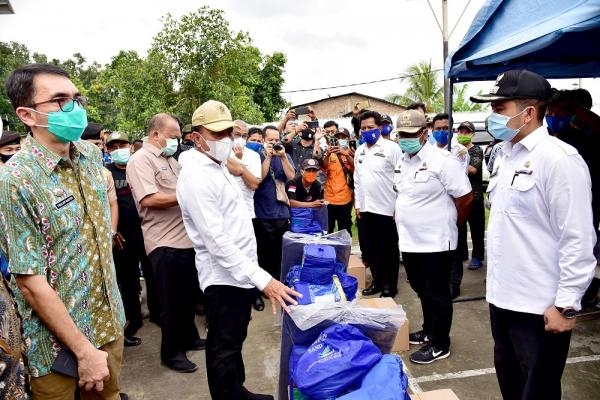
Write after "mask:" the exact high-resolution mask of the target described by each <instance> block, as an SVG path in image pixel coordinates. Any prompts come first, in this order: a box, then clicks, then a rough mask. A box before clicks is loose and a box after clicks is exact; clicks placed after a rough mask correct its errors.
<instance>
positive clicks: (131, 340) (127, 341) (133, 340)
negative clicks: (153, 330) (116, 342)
mask: <svg viewBox="0 0 600 400" xmlns="http://www.w3.org/2000/svg"><path fill="white" fill-rule="evenodd" d="M140 344H142V339H140V338H139V337H136V336H125V337H124V338H123V345H124V346H125V347H133V346H139V345H140Z"/></svg>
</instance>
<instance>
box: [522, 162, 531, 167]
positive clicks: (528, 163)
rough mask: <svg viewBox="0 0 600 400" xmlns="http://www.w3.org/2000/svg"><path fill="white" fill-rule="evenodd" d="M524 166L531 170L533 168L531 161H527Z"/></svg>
mask: <svg viewBox="0 0 600 400" xmlns="http://www.w3.org/2000/svg"><path fill="white" fill-rule="evenodd" d="M523 166H524V167H525V168H529V167H530V166H531V161H525V164H523Z"/></svg>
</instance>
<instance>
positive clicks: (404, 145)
mask: <svg viewBox="0 0 600 400" xmlns="http://www.w3.org/2000/svg"><path fill="white" fill-rule="evenodd" d="M398 143H399V144H400V148H401V149H402V151H403V152H405V153H408V154H417V153H418V152H419V151H420V150H421V148H422V147H423V144H422V143H421V140H420V139H419V138H418V137H417V138H400V140H399V141H398Z"/></svg>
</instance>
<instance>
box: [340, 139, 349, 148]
mask: <svg viewBox="0 0 600 400" xmlns="http://www.w3.org/2000/svg"><path fill="white" fill-rule="evenodd" d="M338 144H339V145H340V147H343V148H344V149H347V148H348V141H347V140H346V139H339V140H338Z"/></svg>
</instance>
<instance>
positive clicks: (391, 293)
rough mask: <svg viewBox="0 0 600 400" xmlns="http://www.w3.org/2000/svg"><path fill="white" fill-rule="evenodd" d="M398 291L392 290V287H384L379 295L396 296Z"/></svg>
mask: <svg viewBox="0 0 600 400" xmlns="http://www.w3.org/2000/svg"><path fill="white" fill-rule="evenodd" d="M397 293H398V292H395V293H394V292H392V291H391V290H390V289H383V291H382V292H381V294H380V295H379V297H392V298H394V297H396V294H397Z"/></svg>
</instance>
